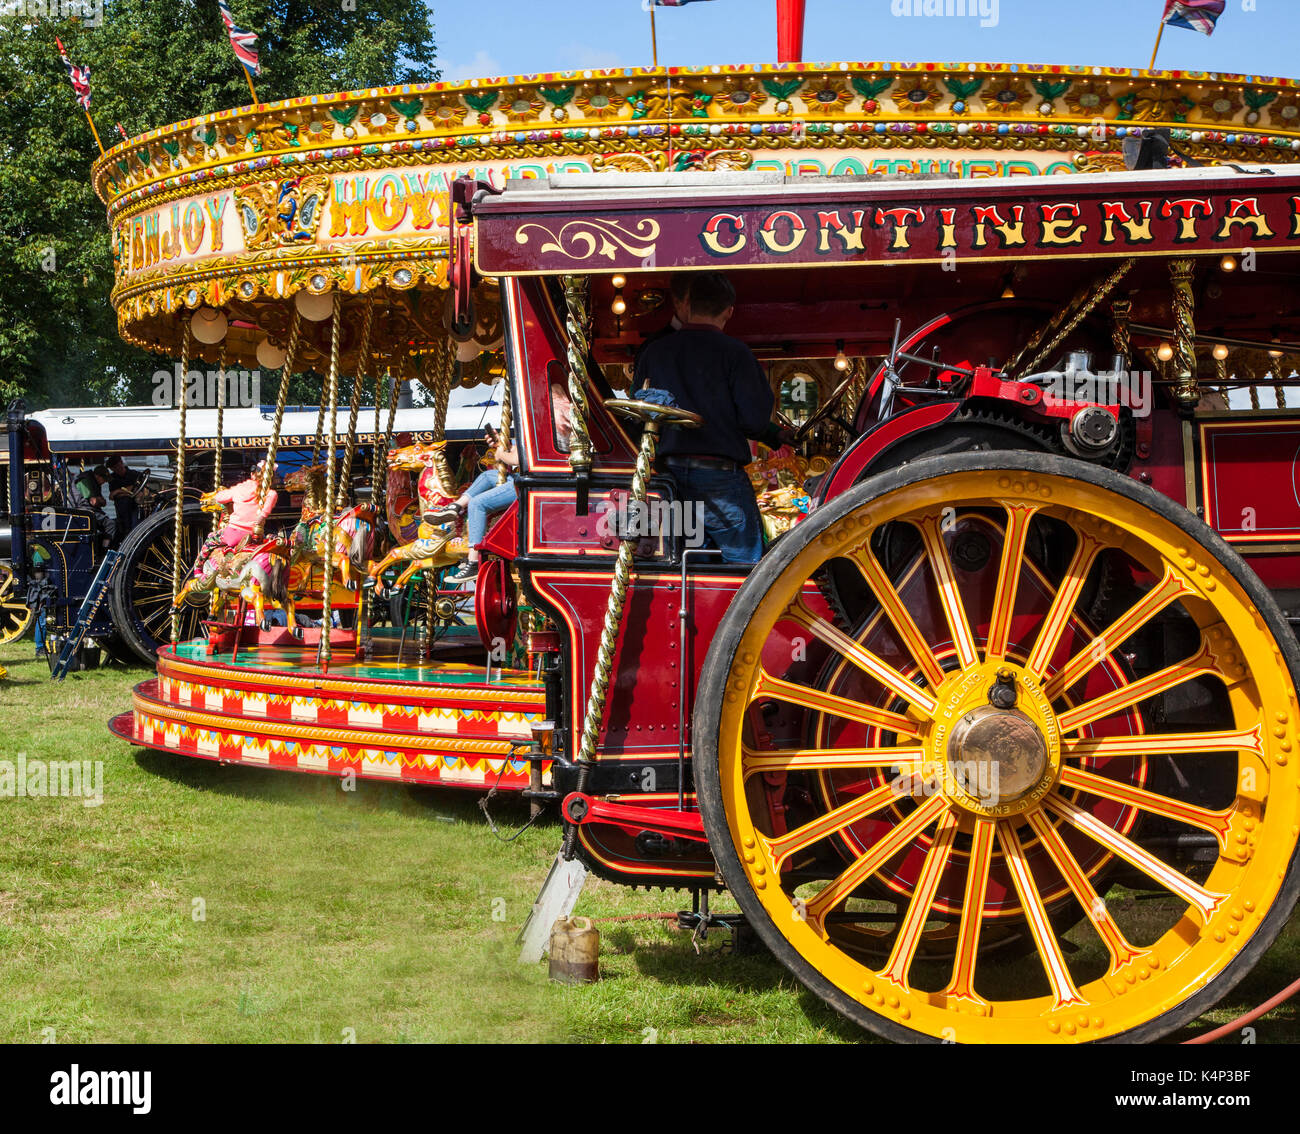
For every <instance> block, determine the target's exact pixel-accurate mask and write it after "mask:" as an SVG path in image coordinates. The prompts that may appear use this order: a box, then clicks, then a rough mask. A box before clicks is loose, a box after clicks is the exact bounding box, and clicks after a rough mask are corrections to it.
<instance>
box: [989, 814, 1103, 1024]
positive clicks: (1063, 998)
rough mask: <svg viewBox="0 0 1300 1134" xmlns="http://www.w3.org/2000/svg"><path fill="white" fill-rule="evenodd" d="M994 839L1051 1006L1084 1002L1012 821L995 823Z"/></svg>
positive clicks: (1061, 1006)
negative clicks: (1017, 897) (1044, 976)
mask: <svg viewBox="0 0 1300 1134" xmlns="http://www.w3.org/2000/svg"><path fill="white" fill-rule="evenodd" d="M998 841H999V842H1000V843H1001V844H1002V853H1003V855H1005V856H1006V860H1007V866H1008V867H1009V868H1010V870H1011V879H1012V881H1013V882H1014V883H1015V885H1016V893H1018V894H1019V895H1020V905H1021V907H1022V908H1023V909H1024V911H1025V917H1026V918H1027V919H1028V921H1029V932H1030V933H1031V934H1032V935H1033V938H1034V944H1035V945H1037V946H1038V956H1039V959H1040V960H1041V961H1042V962H1043V969H1044V970H1045V971H1046V973H1047V982H1048V984H1050V985H1051V986H1052V997H1053V999H1054V1000H1055V1001H1056V1004H1055V1007H1057V1008H1063V1007H1066V1006H1068V1005H1071V1004H1086V1003H1088V1002H1087V1001H1086V1000H1085V999H1084V998H1083V997H1082V996H1081V995H1080V994H1079V990H1078V989H1077V988H1076V987H1075V985H1074V978H1073V977H1072V976H1071V975H1070V969H1069V966H1068V965H1066V963H1065V956H1064V954H1062V952H1061V946H1060V945H1059V944H1058V943H1057V940H1056V930H1054V929H1053V928H1052V923H1051V922H1050V921H1049V920H1048V917H1047V909H1046V908H1045V907H1044V905H1043V899H1042V896H1041V895H1040V894H1039V893H1038V887H1037V886H1035V885H1034V878H1033V872H1032V871H1031V870H1030V869H1029V862H1028V861H1027V860H1026V858H1025V848H1024V847H1023V846H1022V845H1021V842H1020V836H1019V835H1018V834H1017V833H1016V828H1015V824H1014V823H1013V822H1008V821H1006V820H1000V821H999V822H998Z"/></svg>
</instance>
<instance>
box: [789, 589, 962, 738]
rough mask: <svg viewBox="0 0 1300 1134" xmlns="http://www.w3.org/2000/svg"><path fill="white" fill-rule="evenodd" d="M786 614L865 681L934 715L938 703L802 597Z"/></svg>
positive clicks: (927, 713) (796, 600)
mask: <svg viewBox="0 0 1300 1134" xmlns="http://www.w3.org/2000/svg"><path fill="white" fill-rule="evenodd" d="M786 614H787V615H788V616H789V617H790V618H791V619H792V620H793V621H795V622H797V623H799V625H800V626H803V627H804V628H805V629H807V630H808V631H809V633H811V634H812V635H814V636H815V637H816V638H818V639H820V640H821V641H822V642H824V643H825V644H826V645H828V646H830V647H831V649H833V650H835V651H837V652H838V653H839V654H841V655H842V656H843V657H845V658H847V659H848V660H849V661H851V662H852V663H853V664H854V665H855V666H857V667H858V669H860V670H862V672H863V673H865V674H866V675H867V676H868V677H872V678H874V679H875V680H876V681H878V682H880V684H881V685H883V686H884V687H885V688H886V689H888V690H889V691H890V692H891V693H894V694H895V695H896V696H898V697H901V698H902V699H903V700H904V701H907V702H909V703H910V704H913V705H915V706H916V707H917V708H918V709H920V710H921V711H922V712H923V713H925V714H926V715H927V716H933V715H934V711H935V709H936V708H937V707H938V702H937V701H935V699H934V697H933V695H931V694H930V693H927V692H926V691H925V690H924V689H922V688H920V687H918V686H916V685H914V684H913V683H912V682H910V681H908V680H907V678H906V677H904V676H903V675H902V674H901V673H899V672H898V670H896V669H895V668H894V667H893V666H892V665H888V664H887V663H885V662H884V661H882V660H881V659H880V658H878V657H877V656H876V655H875V654H873V653H872V652H871V651H870V650H866V649H864V648H863V647H862V646H860V645H859V644H858V643H857V642H855V641H854V640H853V639H852V638H850V637H849V636H848V635H847V634H845V633H844V632H843V631H842V630H840V629H839V628H838V627H837V626H833V625H831V623H829V622H827V621H826V619H824V618H820V617H818V616H817V615H816V614H814V613H813V612H812V611H811V610H809V609H808V607H807V606H806V605H805V604H804V601H803V596H802V595H800V596H799V597H798V598H796V599H795V600H794V602H792V603H791V604H790V606H789V608H788V609H787V610H786Z"/></svg>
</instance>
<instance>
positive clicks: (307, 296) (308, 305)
mask: <svg viewBox="0 0 1300 1134" xmlns="http://www.w3.org/2000/svg"><path fill="white" fill-rule="evenodd" d="M293 305H294V306H295V307H296V308H297V309H298V314H299V315H301V316H302V317H303V318H304V319H309V320H311V322H313V323H320V322H323V321H324V320H326V319H328V318H329V317H330V316H331V315H332V314H333V313H334V297H333V296H332V295H330V294H329V293H328V292H325V293H322V294H320V295H317V294H315V293H314V292H310V291H300V292H298V294H297V295H295V296H294V297H293Z"/></svg>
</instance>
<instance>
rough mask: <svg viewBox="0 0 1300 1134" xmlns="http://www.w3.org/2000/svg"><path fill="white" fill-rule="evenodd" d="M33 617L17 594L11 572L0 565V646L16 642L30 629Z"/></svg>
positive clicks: (29, 609)
mask: <svg viewBox="0 0 1300 1134" xmlns="http://www.w3.org/2000/svg"><path fill="white" fill-rule="evenodd" d="M34 617H35V616H34V615H33V613H32V610H31V608H30V607H29V606H28V605H27V604H26V603H25V602H24V601H23V596H22V595H20V594H19V593H18V586H17V581H16V580H15V579H14V573H13V571H12V570H11V569H10V568H9V567H8V566H6V565H5V564H3V563H0V645H4V646H7V645H8V644H9V643H10V642H16V641H18V639H19V638H21V637H22V636H23V635H24V634H26V633H27V631H28V630H29V629H31V625H32V622H33V620H34Z"/></svg>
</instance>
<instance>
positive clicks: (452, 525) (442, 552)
mask: <svg viewBox="0 0 1300 1134" xmlns="http://www.w3.org/2000/svg"><path fill="white" fill-rule="evenodd" d="M446 445H447V443H446V442H445V441H435V442H433V443H432V444H417V445H406V446H404V447H403V448H401V449H394V450H393V451H392V452H390V453H389V454H388V469H389V475H390V478H391V477H392V475H393V474H394V473H397V472H411V473H418V480H417V482H416V484H417V488H416V492H417V495H418V503H417V507H418V515H419V516H420V517H421V519H420V522H419V526H418V528H417V529H416V531H415V533H414V534H415V538H414V539H410V538H409V535H408V533H409V528H410V524H409V520H410V517H409V516H408V515H407V513H408V512H409V511H410V505H411V503H413V502H411V501H404V500H403V499H402V497H401V496H400V494H394V493H392V492H391V491H390V493H389V495H388V500H389V516H388V525H389V529H390V531H392V532H393V535H394V538H395V539H397V540H399V541H400V540H401V539H402V538H403V536H404V535H408V539H407V542H405V543H402V544H401V545H400V546H399V547H396V548H394V549H393V550H392V551H390V552H389V553H388V554H387V555H386V556H385V557H384V558H383V559H382V560H380V561H379V562H378V563H371V565H370V570H369V572H368V573H369V575H370V577H371V578H372V579H374V580H375V581H376V582H378V581H379V580H380V579H381V578H382V577H383V574H384V572H385V571H387V570H388V569H389V568H390V567H393V566H395V565H396V564H398V563H405V564H406V567H405V568H404V569H403V570H402V572H401V573H400V574H399V575H398V577H397V579H396V581H395V582H394V584H393V585H394V587H400V586H404V585H405V584H406V583H407V582H408V581H409V580H410V578H411V576H412V575H414V574H415V572H416V571H418V570H419V569H420V568H422V567H425V568H432V569H437V568H439V567H450V566H452V565H453V564H455V563H458V562H459V561H460V560H462V559H464V558H465V556H466V555H468V554H469V545H468V544H467V543H466V542H465V538H464V535H463V533H462V531H461V523H460V521H459V520H455V519H447V520H444V521H442V522H438V521H435V520H433V519H425V518H424V517H432V516H433V515H435V514H437V513H439V512H442V513H443V514H444V515H445V514H446V511H447V509H448V508H449V506H450V505H451V504H452V503H454V502H455V500H456V497H457V496H458V495H459V492H458V491H457V487H456V484H455V482H454V481H453V479H452V476H451V471H450V469H449V468H448V466H447V454H446Z"/></svg>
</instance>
